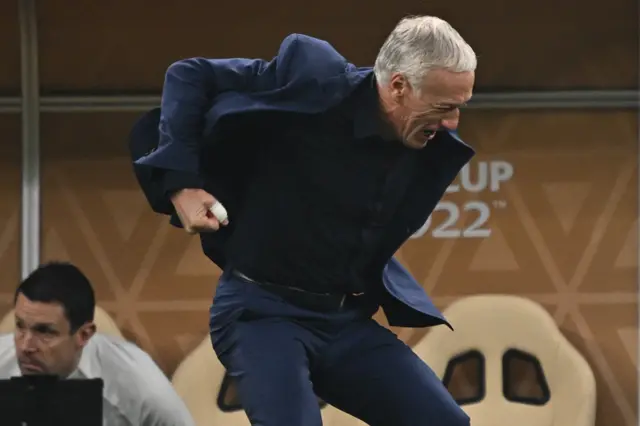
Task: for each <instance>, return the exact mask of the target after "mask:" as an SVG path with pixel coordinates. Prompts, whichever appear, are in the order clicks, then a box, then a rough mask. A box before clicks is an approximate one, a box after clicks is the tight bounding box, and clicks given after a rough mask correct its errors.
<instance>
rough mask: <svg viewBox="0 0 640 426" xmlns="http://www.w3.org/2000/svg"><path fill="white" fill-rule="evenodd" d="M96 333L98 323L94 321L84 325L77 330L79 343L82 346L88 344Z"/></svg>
mask: <svg viewBox="0 0 640 426" xmlns="http://www.w3.org/2000/svg"><path fill="white" fill-rule="evenodd" d="M94 334H96V325H95V324H94V323H93V322H88V323H86V324H84V325H82V326H81V327H80V328H79V329H78V331H76V336H77V337H78V343H79V344H80V345H81V346H84V345H86V344H87V343H88V342H89V340H90V339H91V337H93V335H94Z"/></svg>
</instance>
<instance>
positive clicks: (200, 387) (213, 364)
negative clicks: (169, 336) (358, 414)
mask: <svg viewBox="0 0 640 426" xmlns="http://www.w3.org/2000/svg"><path fill="white" fill-rule="evenodd" d="M225 373H226V370H225V368H224V366H223V365H222V364H221V363H220V361H219V360H218V357H217V356H216V353H215V352H214V350H213V348H212V347H211V339H210V338H209V336H207V337H205V338H204V340H203V341H202V342H201V343H200V344H199V345H198V347H196V348H195V349H194V350H193V351H192V352H191V353H189V354H188V355H187V356H186V357H185V359H184V360H183V361H182V362H181V363H180V365H179V366H178V368H177V369H176V371H175V373H174V374H173V378H172V380H171V382H172V384H173V387H174V389H175V390H176V392H177V393H178V395H180V397H181V398H182V400H183V401H184V402H185V404H186V405H187V407H188V408H189V411H190V412H191V415H192V416H193V419H194V420H195V423H196V426H217V425H224V426H250V423H249V419H248V418H247V415H246V414H245V412H244V410H242V409H241V407H240V404H239V402H238V401H237V396H236V394H235V391H234V390H233V388H231V390H230V391H227V389H229V387H227V385H226V383H223V382H225ZM221 407H224V409H223V408H221ZM328 408H329V407H325V408H323V410H322V414H323V419H324V420H323V422H324V425H325V426H357V425H360V424H362V423H355V422H352V421H350V420H349V418H348V417H349V416H347V415H340V413H335V412H334V413H332V414H331V415H330V418H331V419H334V420H336V421H331V422H327V420H326V418H325V412H327V410H328ZM332 409H333V408H332ZM333 410H335V409H333ZM338 419H344V420H342V421H340V420H338Z"/></svg>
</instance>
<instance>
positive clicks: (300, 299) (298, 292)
mask: <svg viewBox="0 0 640 426" xmlns="http://www.w3.org/2000/svg"><path fill="white" fill-rule="evenodd" d="M231 275H233V276H234V277H236V278H238V279H240V280H242V281H245V282H248V283H251V284H256V285H258V286H260V287H261V288H263V289H265V290H267V291H268V292H270V293H273V294H276V295H278V296H280V297H282V299H284V300H285V301H287V302H289V303H291V304H292V305H296V306H298V307H300V308H305V309H309V310H312V311H324V312H329V311H339V310H341V309H342V308H343V307H344V306H345V303H346V302H347V300H348V299H350V298H357V297H361V296H362V295H361V294H358V295H356V294H347V293H342V294H338V293H313V292H310V291H306V290H302V289H299V288H295V287H288V286H284V285H280V284H275V283H270V282H265V281H258V280H254V279H253V278H251V277H248V276H247V275H245V274H243V273H242V272H240V271H238V270H237V269H232V270H231Z"/></svg>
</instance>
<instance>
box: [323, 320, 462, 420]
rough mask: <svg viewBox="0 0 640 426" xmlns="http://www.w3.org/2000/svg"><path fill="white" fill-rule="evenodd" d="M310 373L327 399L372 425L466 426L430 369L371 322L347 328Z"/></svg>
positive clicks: (459, 409) (459, 412)
mask: <svg viewBox="0 0 640 426" xmlns="http://www.w3.org/2000/svg"><path fill="white" fill-rule="evenodd" d="M321 360H322V361H321V364H320V366H319V368H318V369H317V370H314V372H313V378H314V383H315V385H316V392H317V393H318V395H319V396H320V397H321V398H322V399H324V400H325V401H326V402H328V403H330V404H331V405H333V406H335V407H336V408H338V409H341V410H343V411H345V412H347V413H349V414H351V415H353V416H355V417H357V418H359V419H361V420H362V421H364V422H366V423H367V424H369V425H371V426H391V425H393V426H469V424H470V420H469V418H468V416H467V415H466V414H465V413H464V411H462V409H461V408H460V407H459V406H458V404H457V403H456V402H455V400H454V399H453V398H452V397H451V395H450V394H449V392H448V391H447V390H446V388H445V387H444V386H443V385H442V383H441V381H440V380H439V379H438V377H437V376H436V375H435V374H434V373H433V371H432V370H431V369H430V368H429V367H428V366H427V365H426V364H425V363H424V362H423V361H422V360H421V359H420V358H418V356H417V355H415V353H414V352H413V351H412V350H411V348H409V347H408V346H406V345H405V344H404V343H403V342H402V341H400V340H398V339H397V337H396V336H395V335H394V334H393V333H392V332H391V331H389V330H387V329H385V328H384V327H382V326H380V325H378V324H377V323H376V322H375V321H373V320H365V321H360V322H358V323H354V324H352V325H350V326H348V327H347V328H346V329H345V330H344V332H342V333H340V336H339V338H338V339H336V340H335V341H334V342H332V343H331V344H330V345H329V346H328V347H327V348H325V349H323V352H322V353H321Z"/></svg>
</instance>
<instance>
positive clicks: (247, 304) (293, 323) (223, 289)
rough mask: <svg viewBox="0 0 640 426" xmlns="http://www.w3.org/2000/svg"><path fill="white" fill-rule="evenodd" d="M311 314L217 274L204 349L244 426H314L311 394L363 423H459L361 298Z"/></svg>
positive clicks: (444, 395)
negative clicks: (220, 371)
mask: <svg viewBox="0 0 640 426" xmlns="http://www.w3.org/2000/svg"><path fill="white" fill-rule="evenodd" d="M356 300H359V301H358V302H352V303H347V304H346V305H345V307H343V308H342V309H341V310H339V311H335V312H328V313H327V312H316V311H311V310H308V309H303V308H300V307H298V306H294V305H292V304H290V303H287V302H285V301H284V300H283V299H282V298H281V297H280V296H277V295H275V294H273V293H271V292H269V291H267V290H265V289H264V288H261V287H260V286H259V285H257V284H255V283H250V282H246V281H244V280H242V279H240V278H237V277H235V276H233V275H231V274H228V273H225V274H223V275H222V277H221V279H220V282H219V284H218V288H217V290H216V295H215V298H214V302H213V305H212V307H211V317H210V329H211V340H212V344H213V348H214V350H215V352H216V354H217V355H218V358H219V359H220V362H221V363H222V364H223V365H224V367H225V368H226V369H227V372H228V373H229V374H230V375H231V376H233V377H234V378H235V381H236V383H237V386H238V393H239V398H240V401H241V403H242V405H243V408H244V409H245V411H246V413H247V415H248V417H249V420H250V421H251V424H252V425H253V426H321V425H322V419H321V416H320V407H319V404H318V399H317V398H318V397H320V398H321V399H322V400H324V401H325V402H327V403H329V404H331V405H333V406H335V407H336V408H338V409H340V410H342V411H345V412H347V413H349V414H351V415H353V416H355V417H357V418H359V419H361V420H362V421H364V422H365V423H367V424H369V425H371V426H468V425H469V424H470V421H469V418H468V416H467V415H466V414H465V413H464V411H462V409H461V408H460V407H459V406H458V405H457V403H456V402H455V401H454V400H453V398H452V397H451V395H450V394H449V392H448V391H447V390H446V388H445V387H444V386H443V385H442V383H441V381H440V380H439V379H438V377H437V376H436V375H435V374H434V373H433V371H432V370H431V369H430V368H429V367H428V366H427V365H426V364H425V363H424V362H423V361H422V360H421V359H420V358H418V357H417V356H416V355H415V353H414V352H413V351H412V350H411V348H409V347H408V346H406V345H405V344H404V343H403V342H402V341H400V340H399V339H398V338H397V337H396V336H395V334H393V333H392V332H391V331H389V330H387V329H386V328H384V327H382V326H380V325H378V324H377V323H376V322H375V321H374V320H373V319H372V316H373V314H374V313H375V311H376V310H377V306H376V305H375V304H374V303H372V302H370V301H367V300H366V299H356Z"/></svg>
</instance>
